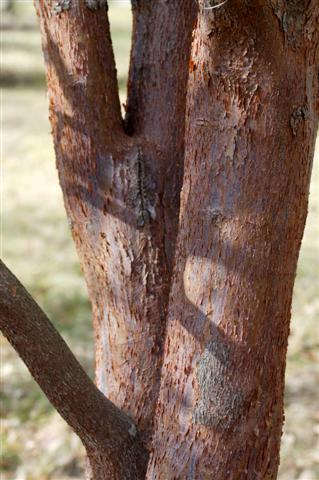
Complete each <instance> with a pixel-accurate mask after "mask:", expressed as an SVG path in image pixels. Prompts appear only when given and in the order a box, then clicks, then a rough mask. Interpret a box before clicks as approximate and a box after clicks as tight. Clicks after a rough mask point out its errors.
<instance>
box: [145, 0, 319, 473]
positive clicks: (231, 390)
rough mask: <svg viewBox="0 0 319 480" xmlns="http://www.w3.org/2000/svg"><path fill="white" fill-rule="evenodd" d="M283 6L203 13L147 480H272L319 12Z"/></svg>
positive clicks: (314, 113) (231, 5) (238, 5)
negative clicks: (173, 269)
mask: <svg viewBox="0 0 319 480" xmlns="http://www.w3.org/2000/svg"><path fill="white" fill-rule="evenodd" d="M274 3H275V2H274ZM283 3H285V2H283ZM203 4H204V2H202V7H203ZM306 4H307V7H306V6H305V5H306ZM280 5H281V4H280ZM281 9H282V10H281V11H280V9H279V7H278V8H276V9H274V10H272V8H271V5H270V3H268V4H267V2H265V1H257V2H243V1H239V0H234V1H231V2H228V3H226V4H225V6H224V7H222V8H220V9H217V10H206V9H203V8H202V9H201V11H200V14H199V20H198V25H197V29H196V32H195V39H194V44H193V49H192V60H191V62H190V78H189V84H188V104H187V130H186V146H185V148H186V153H185V166H184V169H185V170H184V183H183V190H182V196H181V210H180V229H179V235H178V240H177V253H176V258H177V259H178V262H176V267H175V271H174V275H173V285H172V289H171V296H170V303H169V312H168V326H167V339H166V344H165V351H164V364H163V370H162V383H161V389H160V398H159V404H158V409H157V420H156V422H157V423H156V431H155V435H154V442H153V455H152V459H151V462H150V466H149V469H148V475H147V478H148V479H150V480H151V479H152V480H155V479H163V480H164V479H168V478H178V479H197V480H199V479H208V478H214V479H215V480H225V479H226V478H227V479H229V480H231V479H233V480H239V479H245V480H253V479H257V478H258V479H260V480H261V479H262V480H265V479H275V478H276V475H277V468H278V463H279V445H280V437H281V430H282V421H283V389H284V371H285V358H286V349H287V337H288V333H289V319H290V307H291V298H292V289H293V283H294V277H295V270H296V263H297V258H298V253H299V248H300V243H301V238H302V234H303V229H304V223H305V218H306V213H307V197H308V188H309V179H310V172H311V161H312V157H313V147H314V141H315V134H316V128H317V119H318V103H316V102H317V100H318V99H317V94H318V76H317V70H316V68H317V62H318V49H317V51H316V47H317V45H318V44H317V40H318V39H317V32H318V29H317V28H318V9H319V7H318V4H317V3H316V2H300V3H299V4H298V5H297V3H296V2H286V4H285V8H283V7H281ZM307 15H308V16H307ZM311 15H312V16H311ZM283 19H284V22H285V24H284V25H283V24H282V20H283ZM306 19H307V21H306ZM309 19H310V20H309ZM316 29H317V30H316ZM302 32H304V33H302Z"/></svg>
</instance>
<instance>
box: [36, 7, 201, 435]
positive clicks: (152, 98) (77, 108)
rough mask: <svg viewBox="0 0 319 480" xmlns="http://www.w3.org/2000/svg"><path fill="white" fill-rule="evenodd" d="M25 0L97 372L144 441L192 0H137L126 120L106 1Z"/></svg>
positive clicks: (164, 285)
mask: <svg viewBox="0 0 319 480" xmlns="http://www.w3.org/2000/svg"><path fill="white" fill-rule="evenodd" d="M36 5H37V9H38V13H39V16H40V23H41V28H42V34H43V39H44V42H43V49H44V55H45V59H46V65H47V78H48V90H49V98H50V119H51V124H52V127H53V135H54V143H55V149H56V157H57V167H58V171H59V176H60V182H61V186H62V189H63V193H64V199H65V205H66V210H67V213H68V216H69V219H70V225H71V228H72V233H73V237H74V239H75V242H76V245H77V249H78V252H79V255H80V259H81V264H82V266H83V269H84V274H85V278H86V281H87V284H88V289H89V295H90V299H91V301H92V307H93V316H94V319H93V321H94V332H95V340H96V380H97V384H98V386H99V388H100V389H101V390H102V391H103V393H105V395H106V396H107V397H108V398H109V399H110V400H111V401H113V402H114V403H115V404H116V405H117V406H118V407H119V408H121V409H122V410H123V411H124V412H126V413H127V414H129V415H130V416H131V417H132V418H133V419H134V420H135V421H136V423H137V424H138V427H139V429H140V431H141V434H142V436H143V438H144V441H145V442H146V443H147V442H148V440H149V438H150V435H151V431H152V425H153V418H154V409H155V404H156V400H157V396H158V390H159V379H160V368H161V359H162V350H163V349H162V345H163V336H164V328H165V319H166V311H167V303H168V293H169V286H170V276H171V270H172V256H173V254H172V252H173V250H174V242H175V238H176V232H177V221H178V206H179V195H178V193H179V190H180V182H181V177H182V163H183V153H184V150H183V141H184V119H185V102H186V82H187V66H188V58H189V52H190V44H191V29H192V21H193V17H194V16H193V12H194V8H193V7H194V2H193V0H186V1H181V0H178V2H176V5H174V7H173V6H172V4H171V3H163V4H162V3H161V5H159V4H158V2H152V3H151V4H149V2H146V1H141V2H138V6H137V7H136V9H135V10H134V29H133V30H134V31H133V47H132V66H131V71H130V81H129V91H128V106H127V118H126V121H125V128H124V127H123V124H122V123H123V122H122V118H121V113H120V104H119V98H118V92H117V81H116V71H115V64H114V58H113V52H112V45H111V40H110V34H109V28H108V20H107V13H106V8H105V5H106V1H104V0H103V1H102V0H99V1H97V0H84V1H82V0H71V1H66V0H65V1H62V0H61V1H59V2H55V1H48V2H47V1H44V0H37V1H36ZM176 7H179V8H177V9H176ZM168 34H169V38H170V41H169V42H167V41H166V40H167V35H168ZM172 172H173V173H172Z"/></svg>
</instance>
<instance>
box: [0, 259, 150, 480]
mask: <svg viewBox="0 0 319 480" xmlns="http://www.w3.org/2000/svg"><path fill="white" fill-rule="evenodd" d="M0 329H1V331H2V333H3V334H4V335H5V336H6V337H7V339H8V340H9V342H10V343H11V344H12V346H13V347H14V348H15V349H16V351H17V352H18V354H19V355H20V357H21V358H22V360H23V361H24V362H25V364H26V365H27V367H28V369H29V370H30V372H31V374H32V376H33V377H34V379H35V380H36V382H37V383H38V384H39V385H40V387H41V388H42V390H43V392H44V393H45V395H46V396H47V397H48V399H49V400H50V402H51V403H52V405H53V406H54V407H55V408H56V409H57V411H58V412H59V413H60V415H61V416H62V417H63V418H64V419H65V420H66V422H67V423H68V424H69V425H70V426H71V427H72V428H73V430H74V431H75V432H76V433H77V434H78V436H79V437H80V438H81V440H82V442H83V444H84V446H85V447H86V449H87V451H88V454H89V458H91V457H93V458H94V460H95V461H94V469H95V470H96V474H95V476H94V477H93V478H94V480H104V479H105V472H106V471H107V472H108V477H107V478H110V479H114V480H123V479H132V480H133V479H134V480H135V479H142V478H144V477H145V471H146V465H147V458H148V455H147V452H146V451H145V450H144V448H143V447H142V444H141V441H140V438H139V434H138V432H137V429H136V426H135V424H134V423H133V422H132V420H131V419H130V418H128V417H127V416H126V415H125V414H124V413H123V412H122V411H121V410H119V409H118V408H117V407H116V406H115V405H113V404H112V402H110V401H109V400H108V399H107V398H105V396H104V395H103V394H102V393H101V392H100V391H99V390H98V389H97V387H96V386H95V385H94V384H93V382H92V380H91V379H90V378H89V377H88V376H87V374H86V373H85V372H84V370H83V368H82V367H81V365H80V364H79V363H78V361H77V360H76V358H75V357H74V355H73V354H72V352H71V351H70V350H69V348H68V346H67V345H66V343H65V342H64V340H63V339H62V337H61V336H60V335H59V334H58V332H57V331H56V330H55V328H54V327H53V325H52V323H51V322H50V321H49V320H48V318H47V317H46V315H45V314H44V313H43V311H42V310H41V309H40V307H39V306H38V305H37V304H36V303H35V301H34V300H33V299H32V297H30V295H29V294H28V292H27V291H26V290H25V289H24V288H23V286H22V285H21V284H20V283H19V282H18V280H17V279H16V278H15V276H14V275H13V274H12V273H11V272H10V271H9V270H8V269H7V268H6V266H5V265H4V264H3V263H2V262H1V261H0ZM97 459H98V460H99V462H100V463H101V464H102V465H103V472H104V474H102V470H101V473H98V470H97V465H99V462H98V461H97Z"/></svg>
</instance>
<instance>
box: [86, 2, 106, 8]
mask: <svg viewBox="0 0 319 480" xmlns="http://www.w3.org/2000/svg"><path fill="white" fill-rule="evenodd" d="M84 1H85V5H86V6H87V7H88V8H89V9H90V10H98V9H99V8H101V7H104V6H107V1H106V0H84Z"/></svg>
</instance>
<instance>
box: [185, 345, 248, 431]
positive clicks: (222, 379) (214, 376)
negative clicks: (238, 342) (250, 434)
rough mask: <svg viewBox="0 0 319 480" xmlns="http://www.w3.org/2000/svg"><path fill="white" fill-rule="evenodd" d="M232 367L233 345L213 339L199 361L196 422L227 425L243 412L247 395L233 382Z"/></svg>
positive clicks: (225, 426)
mask: <svg viewBox="0 0 319 480" xmlns="http://www.w3.org/2000/svg"><path fill="white" fill-rule="evenodd" d="M232 368H233V364H232V361H231V351H230V347H228V346H227V345H225V344H223V343H222V342H220V341H219V340H211V341H210V343H209V344H208V346H207V347H206V349H205V351H204V353H203V354H202V356H201V358H200V361H199V364H198V369H197V374H196V377H197V381H198V384H199V390H200V399H199V402H198V403H197V405H196V407H195V410H194V412H193V422H194V423H198V424H200V425H205V426H207V427H221V428H225V429H227V428H230V427H231V426H232V425H233V424H234V423H235V422H236V421H237V420H238V418H239V417H240V415H241V414H242V413H243V411H244V407H245V404H246V402H245V397H244V395H243V393H242V392H241V391H240V390H239V389H238V388H237V387H236V386H235V385H234V380H233V376H232V374H231V373H232Z"/></svg>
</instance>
